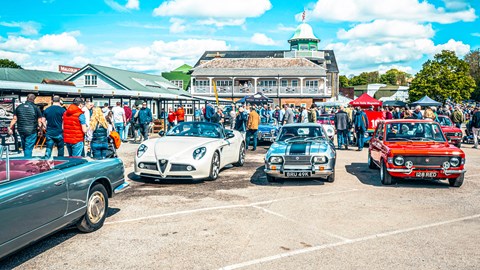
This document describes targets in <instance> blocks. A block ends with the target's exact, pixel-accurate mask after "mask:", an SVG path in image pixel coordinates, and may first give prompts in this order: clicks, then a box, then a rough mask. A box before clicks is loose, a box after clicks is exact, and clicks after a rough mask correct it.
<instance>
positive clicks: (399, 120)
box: [381, 119, 433, 124]
mask: <svg viewBox="0 0 480 270" xmlns="http://www.w3.org/2000/svg"><path fill="white" fill-rule="evenodd" d="M381 122H383V123H385V124H389V123H433V120H432V119H389V120H382V121H381Z"/></svg>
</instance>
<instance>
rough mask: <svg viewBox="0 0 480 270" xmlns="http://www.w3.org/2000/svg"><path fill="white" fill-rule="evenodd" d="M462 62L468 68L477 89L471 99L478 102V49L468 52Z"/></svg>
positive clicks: (479, 87)
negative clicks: (465, 63)
mask: <svg viewBox="0 0 480 270" xmlns="http://www.w3.org/2000/svg"><path fill="white" fill-rule="evenodd" d="M464 60H465V62H467V64H468V66H469V67H470V75H471V76H472V77H473V79H474V80H475V83H476V84H477V88H476V89H475V90H474V91H473V93H472V96H471V98H472V99H474V100H476V101H480V49H477V50H475V51H471V52H469V53H468V54H467V55H465V58H464Z"/></svg>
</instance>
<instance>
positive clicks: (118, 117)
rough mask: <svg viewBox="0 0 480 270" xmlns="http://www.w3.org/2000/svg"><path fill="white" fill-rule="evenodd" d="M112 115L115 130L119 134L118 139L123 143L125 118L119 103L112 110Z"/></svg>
mask: <svg viewBox="0 0 480 270" xmlns="http://www.w3.org/2000/svg"><path fill="white" fill-rule="evenodd" d="M112 113H113V123H114V125H115V130H116V131H117V132H118V133H119V134H120V139H121V140H122V141H125V140H126V138H124V134H123V133H124V132H123V130H124V129H125V124H126V123H127V118H126V117H125V110H124V109H123V107H122V103H121V102H117V106H115V107H113V108H112Z"/></svg>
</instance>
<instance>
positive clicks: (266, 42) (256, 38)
mask: <svg viewBox="0 0 480 270" xmlns="http://www.w3.org/2000/svg"><path fill="white" fill-rule="evenodd" d="M250 41H251V42H252V43H255V44H257V45H262V46H274V45H276V42H275V41H274V40H273V39H271V38H269V37H267V35H265V34H262V33H255V34H253V36H252V37H251V38H250Z"/></svg>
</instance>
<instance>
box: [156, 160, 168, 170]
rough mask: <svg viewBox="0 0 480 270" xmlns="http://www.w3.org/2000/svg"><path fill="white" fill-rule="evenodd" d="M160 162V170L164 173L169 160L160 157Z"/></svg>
mask: <svg viewBox="0 0 480 270" xmlns="http://www.w3.org/2000/svg"><path fill="white" fill-rule="evenodd" d="M158 164H159V165H160V172H161V173H164V172H165V169H166V168H167V165H168V160H166V159H160V160H158Z"/></svg>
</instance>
